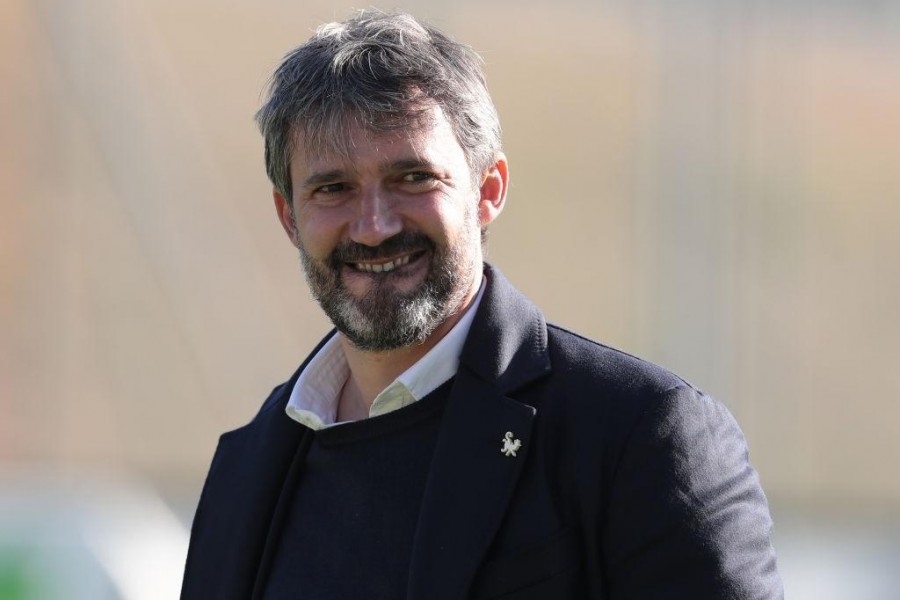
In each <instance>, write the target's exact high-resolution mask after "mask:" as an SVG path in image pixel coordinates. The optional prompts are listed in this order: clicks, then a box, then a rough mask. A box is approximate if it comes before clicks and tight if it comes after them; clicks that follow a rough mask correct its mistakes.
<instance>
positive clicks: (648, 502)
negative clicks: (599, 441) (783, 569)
mask: <svg viewBox="0 0 900 600" xmlns="http://www.w3.org/2000/svg"><path fill="white" fill-rule="evenodd" d="M610 490H611V492H610V497H609V504H608V510H607V511H606V518H605V526H604V527H603V531H602V533H601V537H602V539H601V547H602V551H603V555H604V560H605V562H606V569H605V571H606V573H607V577H608V580H607V583H608V590H609V592H610V597H611V598H614V599H616V600H623V599H639V598H640V599H642V600H655V599H660V600H662V599H666V600H671V599H676V598H690V599H694V600H701V599H706V598H709V599H716V600H719V599H741V600H744V599H747V600H751V599H752V600H770V599H780V598H783V591H782V584H781V580H780V578H779V575H778V572H777V569H776V565H775V553H774V550H773V549H772V546H771V543H770V540H769V534H770V530H771V528H772V522H771V518H770V516H769V509H768V504H767V502H766V497H765V495H764V494H763V491H762V488H761V487H760V483H759V478H758V476H757V474H756V472H755V471H754V469H753V467H752V466H751V465H750V462H749V459H748V451H747V445H746V442H745V440H744V436H743V433H742V432H741V430H740V428H739V427H738V425H737V423H736V422H735V420H734V418H733V417H732V416H731V414H730V413H729V412H728V411H727V409H726V408H725V407H724V406H722V405H721V404H720V403H718V402H716V401H715V400H713V399H712V398H709V397H708V396H705V395H703V394H701V393H700V392H698V391H697V390H695V389H693V388H691V387H689V386H686V385H685V386H680V387H676V388H674V389H672V390H669V391H668V392H666V394H665V396H664V397H663V398H662V399H661V400H659V401H657V402H654V403H652V404H650V405H649V406H648V408H647V410H646V412H644V414H643V415H642V416H641V418H640V419H639V421H638V422H637V424H636V425H635V427H634V429H633V431H632V432H631V433H630V435H629V436H628V438H627V440H626V442H625V447H624V449H623V450H622V453H621V455H620V459H619V460H618V462H617V465H616V468H615V472H614V474H613V482H612V485H611V487H610Z"/></svg>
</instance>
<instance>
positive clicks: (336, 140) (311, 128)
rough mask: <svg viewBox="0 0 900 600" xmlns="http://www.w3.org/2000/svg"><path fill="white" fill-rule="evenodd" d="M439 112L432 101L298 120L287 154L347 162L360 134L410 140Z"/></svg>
mask: <svg viewBox="0 0 900 600" xmlns="http://www.w3.org/2000/svg"><path fill="white" fill-rule="evenodd" d="M439 114H440V107H438V106H437V105H436V104H435V103H433V102H419V103H414V104H410V105H408V106H405V107H404V108H403V109H402V111H395V112H392V113H388V114H381V113H379V114H378V115H371V114H369V115H367V114H364V113H361V112H359V111H353V110H349V109H348V110H345V111H343V112H341V113H339V114H331V115H321V117H320V118H319V119H315V120H312V121H310V120H301V121H298V122H297V123H296V124H295V125H294V128H293V131H292V135H291V155H292V156H295V155H296V154H295V153H299V154H300V155H302V156H305V157H307V159H314V158H315V157H324V156H331V157H336V158H339V159H342V160H345V161H350V160H352V158H353V156H354V155H355V154H356V151H357V149H358V142H359V140H360V139H361V136H360V134H363V136H364V137H371V138H372V139H374V140H379V139H384V140H387V139H389V137H390V134H394V133H395V134H397V135H398V137H405V138H406V139H407V140H412V139H413V137H414V136H415V134H416V133H418V132H420V131H422V130H423V129H428V128H430V127H433V126H434V125H435V124H436V122H437V120H438V115H439Z"/></svg>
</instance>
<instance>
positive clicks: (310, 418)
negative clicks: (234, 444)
mask: <svg viewBox="0 0 900 600" xmlns="http://www.w3.org/2000/svg"><path fill="white" fill-rule="evenodd" d="M484 287H485V286H484V278H483V277H482V280H481V287H480V288H479V290H478V293H477V294H476V295H475V299H474V300H473V301H472V304H471V305H469V307H468V309H467V310H466V312H465V313H464V314H463V316H462V317H461V318H460V320H459V321H457V322H456V325H454V326H453V328H452V329H451V330H450V331H449V332H447V335H445V336H444V337H443V338H441V339H440V341H438V343H437V344H435V345H434V347H433V348H432V349H431V350H429V351H428V352H427V353H426V354H425V356H423V357H422V358H420V359H419V360H418V361H416V362H415V364H413V365H412V366H411V367H410V368H408V369H407V370H406V371H404V372H403V373H401V374H400V375H399V376H398V377H397V379H395V380H394V381H393V382H392V383H391V384H390V385H389V386H387V387H386V388H385V389H384V390H382V391H381V393H380V394H378V395H377V396H376V397H375V400H374V401H373V402H372V406H371V407H370V408H369V416H370V417H376V416H378V415H383V414H386V413H389V412H391V411H394V410H397V409H398V408H403V407H404V406H408V405H410V404H412V403H413V402H415V401H417V400H421V399H422V398H424V397H425V396H427V395H428V394H430V393H431V392H433V391H434V390H435V389H437V388H438V386H440V385H441V384H442V383H444V382H445V381H447V380H448V379H450V378H451V377H453V376H454V375H456V370H457V369H458V368H459V355H460V353H461V352H462V347H463V344H465V341H466V338H467V337H468V335H469V329H470V328H471V327H472V320H473V319H474V318H475V312H476V311H477V310H478V305H479V304H480V303H481V297H482V296H483V295H484ZM339 336H340V334H337V335H334V336H332V337H331V339H329V340H328V341H327V342H325V345H324V346H322V348H320V349H319V351H318V352H317V353H316V355H315V356H313V357H312V359H310V361H309V364H307V365H306V368H305V369H303V372H302V373H300V376H299V377H298V378H297V383H296V384H294V389H293V390H292V391H291V397H290V399H289V400H288V403H287V407H285V412H286V413H287V415H288V416H289V417H290V418H292V419H294V420H295V421H297V422H299V423H302V424H303V425H306V426H307V427H309V428H310V429H313V430H318V429H324V428H326V427H331V426H333V425H339V424H340V423H341V422H336V421H335V419H336V418H337V409H338V401H339V400H340V396H341V389H343V387H344V383H346V381H347V378H348V377H349V376H350V366H349V365H348V364H347V358H346V357H345V356H344V351H343V349H342V348H341V341H340V338H339ZM342 422H346V421H342Z"/></svg>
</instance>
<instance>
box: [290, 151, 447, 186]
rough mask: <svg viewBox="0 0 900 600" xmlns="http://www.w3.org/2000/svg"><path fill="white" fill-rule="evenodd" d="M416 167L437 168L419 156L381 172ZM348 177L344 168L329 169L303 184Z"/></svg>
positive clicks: (313, 184) (314, 174)
mask: <svg viewBox="0 0 900 600" xmlns="http://www.w3.org/2000/svg"><path fill="white" fill-rule="evenodd" d="M414 169H425V170H428V171H433V170H435V166H434V165H433V164H432V163H431V162H429V161H427V160H422V159H418V158H405V159H401V160H397V161H394V162H392V163H388V164H387V165H384V166H383V167H382V168H381V172H382V173H383V174H387V173H393V172H396V171H411V170H414ZM347 177H348V174H347V171H345V170H344V169H331V170H329V171H322V172H321V173H313V174H312V175H310V176H309V177H307V178H306V179H304V180H303V184H302V185H303V187H304V188H310V187H315V186H317V185H322V184H325V183H332V182H334V181H338V180H340V179H346V178H347Z"/></svg>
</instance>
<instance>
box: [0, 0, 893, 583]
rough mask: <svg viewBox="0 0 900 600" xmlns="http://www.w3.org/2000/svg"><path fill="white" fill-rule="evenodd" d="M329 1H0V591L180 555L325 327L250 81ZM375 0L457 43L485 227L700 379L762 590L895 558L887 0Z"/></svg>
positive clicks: (549, 293)
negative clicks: (208, 496)
mask: <svg viewBox="0 0 900 600" xmlns="http://www.w3.org/2000/svg"><path fill="white" fill-rule="evenodd" d="M354 6H358V5H353V4H350V3H349V2H344V1H343V0H335V1H333V2H323V1H318V0H307V1H306V2H302V3H301V2H286V1H283V0H268V1H265V2H251V1H250V0H216V1H212V0H191V1H189V2H185V1H183V0H84V1H81V2H69V1H67V0H2V1H0V136H2V137H0V293H2V302H0V344H2V346H0V598H2V599H3V600H25V599H28V600H34V599H41V600H43V599H57V598H60V599H70V598H72V599H91V600H97V599H122V600H135V599H144V598H146V599H148V600H149V599H159V598H174V597H176V596H177V594H178V589H179V587H180V577H181V569H182V565H183V560H184V553H185V551H186V544H187V537H188V528H189V525H190V520H191V517H192V514H193V510H194V507H195V506H196V502H197V498H198V495H199V492H200V488H201V485H202V483H203V479H204V477H205V473H206V469H207V467H208V464H209V460H210V458H211V456H212V453H213V450H214V448H215V445H216V441H217V437H218V435H219V434H220V433H222V432H223V431H226V430H229V429H233V428H236V427H239V426H241V425H243V424H244V423H246V422H247V421H249V420H250V419H251V418H252V416H253V415H254V414H255V412H256V410H257V408H258V406H259V405H260V403H261V402H262V400H263V399H264V398H265V397H266V395H267V394H268V392H269V390H270V389H271V388H272V387H273V386H274V385H276V384H277V383H279V382H281V381H283V380H284V379H286V378H287V377H288V376H289V375H290V374H291V373H292V372H293V370H294V369H295V368H296V366H297V365H298V364H299V362H300V361H301V360H302V359H303V358H304V357H305V356H306V354H307V352H308V351H309V350H310V349H311V348H312V346H313V345H314V344H315V343H316V341H318V340H319V339H320V337H321V336H322V335H323V334H324V333H325V332H326V331H327V329H328V324H327V322H326V320H325V318H324V317H323V316H322V315H321V314H320V312H319V310H318V308H317V307H316V306H315V305H314V303H313V302H312V301H311V300H310V299H309V294H308V292H307V290H306V287H305V284H304V282H303V278H302V275H301V273H300V266H299V261H298V259H297V256H296V252H295V251H294V249H293V247H292V246H291V245H290V243H289V242H288V240H287V239H286V237H285V236H284V234H283V232H282V230H281V227H280V225H279V224H278V222H277V221H276V218H275V214H274V209H273V206H272V201H271V192H270V189H271V187H270V184H269V183H268V181H267V180H266V178H265V173H264V169H263V161H262V142H261V140H260V138H259V136H258V134H257V132H256V129H255V125H254V123H253V120H252V115H253V113H254V112H255V110H256V108H257V107H258V105H259V103H260V100H261V97H262V90H263V89H264V87H265V84H266V81H267V79H268V76H269V74H270V73H271V71H272V69H273V68H274V67H275V65H276V64H277V63H278V62H279V60H280V58H281V57H282V56H283V55H284V54H285V53H286V52H287V51H288V50H289V49H290V48H292V47H294V46H296V45H297V44H299V43H300V42H302V41H303V40H304V39H306V38H307V37H308V36H309V35H310V33H311V32H312V30H313V29H314V28H315V27H316V26H317V25H318V24H320V23H322V22H324V21H330V20H335V19H341V18H344V17H345V16H347V15H348V14H349V11H350V10H351V9H352V8H354ZM395 7H396V8H402V9H406V10H409V11H411V12H413V13H414V14H416V15H417V16H419V17H422V18H425V19H427V20H430V21H431V22H432V23H434V24H435V25H437V26H439V27H441V28H442V29H444V30H445V31H447V32H448V33H450V34H451V35H453V36H454V37H456V38H458V39H460V40H462V41H465V42H466V43H468V44H470V45H472V46H473V47H474V48H475V49H476V50H478V51H479V52H481V54H482V55H483V57H484V58H485V61H486V71H487V74H488V78H489V85H490V87H491V90H492V93H493V96H494V99H495V101H496V103H497V106H498V109H499V111H500V115H501V120H502V122H503V126H504V130H505V134H504V144H505V149H506V152H507V155H508V156H509V158H510V162H511V171H512V178H513V181H512V186H511V192H510V196H509V200H508V203H507V208H506V210H505V212H504V214H503V215H502V217H501V218H500V220H499V222H498V223H497V224H496V226H494V227H493V229H492V233H491V241H490V247H489V259H490V260H491V261H492V262H493V263H494V264H495V265H497V266H498V267H499V268H500V269H501V270H503V271H504V272H505V273H506V275H507V276H508V277H509V278H510V279H511V280H512V281H513V282H514V283H515V284H516V285H518V287H519V288H520V289H522V290H523V291H524V292H525V293H526V294H527V295H529V296H530V297H531V298H532V299H533V300H535V301H536V302H537V304H539V305H540V306H541V307H542V308H543V309H544V311H545V312H546V314H547V316H548V318H549V319H550V320H552V321H555V322H557V323H559V324H562V325H564V326H566V327H569V328H573V329H575V330H578V331H579V332H582V333H585V334H587V335H589V336H590V337H593V338H595V339H598V340H601V341H603V342H605V343H607V344H610V345H613V346H617V347H619V348H622V349H624V350H627V351H629V352H631V353H634V354H638V355H641V356H643V357H646V358H649V359H651V360H653V361H655V362H658V363H661V364H663V365H665V366H667V367H669V368H671V369H673V370H675V371H677V372H678V373H680V374H682V375H683V376H685V377H686V378H688V379H689V380H691V381H693V382H694V383H695V384H697V385H698V386H700V387H702V388H703V389H705V390H706V391H708V392H710V393H712V394H713V395H715V396H717V397H718V398H720V399H721V400H722V401H723V402H725V403H726V404H727V405H728V406H729V408H730V409H731V410H732V411H733V412H734V413H735V415H736V416H737V418H738V420H739V422H740V423H741V424H742V426H743V428H744V431H745V433H746V435H747V438H748V440H749V443H750V449H751V459H752V460H753V462H754V464H755V466H756V467H757V469H758V470H759V472H760V475H761V478H762V481H763V484H764V487H765V489H766V491H767V493H768V495H769V498H770V501H771V504H772V512H773V517H774V520H775V532H774V536H775V544H776V550H777V551H778V554H779V560H780V568H781V571H782V574H783V577H784V580H785V586H786V591H787V596H788V597H789V598H796V599H816V600H828V599H832V598H834V599H838V598H841V599H844V598H854V599H855V600H868V599H872V600H880V599H888V598H896V597H897V596H896V594H897V592H896V590H897V589H900V573H898V570H897V568H896V567H897V565H898V564H900V469H898V466H897V463H896V459H895V457H897V456H900V402H898V400H900V347H898V337H900V336H898V334H900V314H898V306H900V261H898V255H900V229H898V225H897V220H898V218H900V203H898V200H900V3H898V2H896V1H894V0H884V1H879V0H824V1H823V0H819V1H816V2H813V1H811V0H789V1H784V0H782V1H779V2H773V1H764V0H763V1H754V2H750V1H741V0H708V1H705V0H689V1H686V2H678V3H673V2H666V1H665V0H630V1H627V2H626V1H624V0H621V1H620V0H615V1H609V2H587V1H586V0H556V1H554V2H548V1H546V0H543V1H537V0H535V1H529V0H520V1H518V2H509V1H501V2H489V3H488V2H475V1H471V0H462V1H460V2H456V3H453V4H451V3H439V2H437V1H434V0H420V1H419V2H415V1H412V0H410V1H409V2H405V3H400V4H399V5H395V6H383V8H395Z"/></svg>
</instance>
